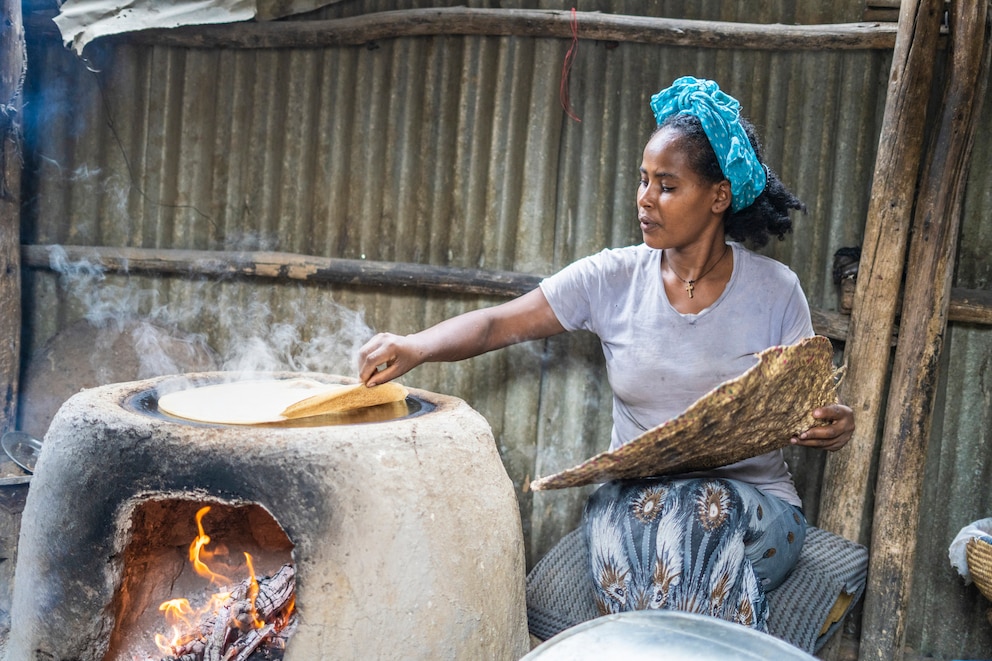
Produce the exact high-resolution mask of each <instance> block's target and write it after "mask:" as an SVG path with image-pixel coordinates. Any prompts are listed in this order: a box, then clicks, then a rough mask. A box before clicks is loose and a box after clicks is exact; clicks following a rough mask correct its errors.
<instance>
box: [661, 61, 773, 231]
mask: <svg viewBox="0 0 992 661" xmlns="http://www.w3.org/2000/svg"><path fill="white" fill-rule="evenodd" d="M651 110H653V111H654V118H655V120H656V121H657V123H658V125H659V126H660V125H661V123H662V122H664V121H665V120H666V119H668V118H669V117H670V116H672V115H675V114H687V115H693V116H694V117H697V118H699V122H700V123H701V124H702V125H703V131H704V132H705V133H706V137H707V138H709V140H710V145H712V146H713V151H714V152H716V158H717V160H718V161H719V162H720V169H721V170H723V176H725V177H726V178H727V180H728V181H730V193H731V204H730V208H731V211H733V212H735V213H736V212H737V211H740V210H741V209H744V208H747V207H749V206H750V205H751V203H752V202H754V200H755V199H756V198H757V197H758V196H759V195H761V191H763V190H764V189H765V183H766V181H767V178H766V174H765V168H764V166H763V165H762V164H761V162H760V161H758V155H757V154H755V153H754V148H753V147H752V146H751V141H750V140H748V138H747V133H745V132H744V127H743V126H742V125H741V122H740V111H741V104H740V103H739V102H738V101H737V99H735V98H734V97H732V96H730V95H729V94H726V93H724V92H722V91H720V88H719V87H718V86H717V84H716V83H715V82H713V81H712V80H699V79H697V78H693V77H692V76H683V77H681V78H679V79H678V80H676V81H675V82H674V83H672V86H671V87H669V88H668V89H665V90H662V91H660V92H658V93H657V94H655V95H654V96H652V97H651Z"/></svg>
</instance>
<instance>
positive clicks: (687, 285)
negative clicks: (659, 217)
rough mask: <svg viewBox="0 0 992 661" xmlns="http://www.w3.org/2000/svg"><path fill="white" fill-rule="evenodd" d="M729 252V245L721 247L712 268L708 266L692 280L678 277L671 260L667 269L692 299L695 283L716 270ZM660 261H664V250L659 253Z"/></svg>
mask: <svg viewBox="0 0 992 661" xmlns="http://www.w3.org/2000/svg"><path fill="white" fill-rule="evenodd" d="M729 250H730V245H729V244H724V245H723V252H722V253H721V254H720V259H718V260H716V261H715V262H713V265H712V266H710V267H709V268H708V269H706V270H705V271H703V272H702V273H700V274H699V275H697V276H696V277H695V278H693V279H692V280H686V279H685V278H683V277H682V276H681V275H679V274H678V273H677V272H676V271H675V266H674V265H673V264H672V260H668V268H670V269H671V270H672V274H673V275H674V276H675V277H676V278H678V279H679V280H681V281H682V282H684V283H685V290H686V291H687V292H688V293H689V298H692V290H693V289H695V285H696V283H697V282H699V281H700V280H702V279H703V278H705V277H706V275H707V274H708V273H709V272H710V271H712V270H713V269H715V268H716V265H717V264H719V263H720V262H722V261H723V258H724V257H726V256H727V252H728V251H729ZM661 259H662V260H664V259H665V251H664V250H662V251H661Z"/></svg>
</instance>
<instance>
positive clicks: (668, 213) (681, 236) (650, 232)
mask: <svg viewBox="0 0 992 661" xmlns="http://www.w3.org/2000/svg"><path fill="white" fill-rule="evenodd" d="M683 144H684V143H683V141H682V140H680V139H679V133H678V132H677V131H676V130H674V129H671V128H665V129H662V130H660V131H658V132H657V133H655V134H654V135H653V136H652V137H651V139H650V140H649V141H648V144H647V145H646V146H645V147H644V156H643V159H642V161H641V180H640V183H639V184H638V186H637V220H638V222H639V223H640V226H641V234H642V235H643V237H644V242H645V243H646V244H647V245H648V246H650V247H651V248H655V249H662V248H684V247H686V246H688V245H690V244H691V243H693V242H694V241H697V240H699V239H700V238H701V237H703V236H704V235H709V234H710V233H711V232H713V231H714V230H722V228H723V214H724V212H725V211H726V210H727V207H729V206H730V183H729V182H728V181H726V180H724V181H720V182H716V183H714V182H710V181H706V180H705V179H703V178H702V177H701V176H700V175H699V174H698V173H697V172H696V171H695V170H693V169H692V168H691V167H690V166H689V159H688V157H687V155H686V153H685V151H684V150H683V148H682V145H683Z"/></svg>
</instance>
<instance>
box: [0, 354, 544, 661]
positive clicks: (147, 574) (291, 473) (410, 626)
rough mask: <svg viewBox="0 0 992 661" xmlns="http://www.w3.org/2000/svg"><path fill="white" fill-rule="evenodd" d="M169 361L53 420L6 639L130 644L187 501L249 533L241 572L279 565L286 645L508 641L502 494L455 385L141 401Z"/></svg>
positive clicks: (513, 647)
mask: <svg viewBox="0 0 992 661" xmlns="http://www.w3.org/2000/svg"><path fill="white" fill-rule="evenodd" d="M289 376H299V375H273V377H274V378H289ZM307 376H308V377H311V378H316V379H318V380H321V381H324V382H326V383H335V382H340V381H342V379H340V378H338V377H333V376H328V375H312V374H311V375H307ZM191 378H192V380H193V381H194V383H195V384H197V385H204V384H210V383H214V382H216V381H217V380H218V379H219V378H220V375H219V374H217V373H207V374H199V375H194V376H193V377H191ZM168 380H169V378H168V377H165V378H158V379H150V380H147V381H139V382H131V383H123V384H114V385H110V386H102V387H98V388H93V389H90V390H86V391H83V392H81V393H79V394H77V395H75V396H73V397H72V398H71V399H70V400H69V401H68V402H66V403H65V405H63V407H62V408H61V409H60V410H59V412H58V414H57V415H56V417H55V419H54V420H53V422H52V425H51V427H50V428H49V431H48V434H47V435H46V437H45V444H44V449H43V451H42V455H41V458H40V459H39V462H38V466H37V472H36V474H35V476H34V479H33V481H32V485H31V488H30V491H29V493H28V498H27V503H26V505H25V510H24V516H23V521H22V528H21V536H20V542H19V546H18V564H17V569H16V575H15V580H14V597H13V607H12V613H11V617H12V622H11V625H12V626H11V638H10V641H9V644H8V657H7V658H8V659H10V660H14V659H17V660H20V659H25V660H26V659H42V658H43V659H56V660H66V661H68V660H69V659H72V660H79V661H91V660H92V661H103V660H106V661H116V660H117V659H123V658H128V659H130V658H132V657H131V656H128V654H132V653H133V652H132V650H133V649H134V646H135V645H136V644H137V643H141V644H143V642H141V641H138V640H136V639H137V638H139V637H141V638H143V637H144V636H145V635H146V634H145V628H146V626H147V624H146V620H147V617H146V616H147V615H148V613H149V611H151V610H156V609H157V602H158V601H159V600H160V598H161V597H162V593H163V591H165V592H168V591H169V590H170V589H171V588H173V587H175V585H178V584H179V583H182V582H183V581H184V580H185V579H184V578H183V576H185V574H184V571H183V570H182V569H180V568H179V564H180V563H178V562H177V561H176V560H175V558H176V555H177V549H179V550H180V551H179V552H180V554H181V553H184V552H185V547H186V546H187V545H188V542H189V540H190V536H191V535H192V534H195V531H196V524H195V522H194V521H193V519H194V517H195V514H196V512H197V511H199V510H200V509H202V508H203V507H205V506H210V508H211V510H210V513H209V514H208V515H207V516H206V517H205V519H204V524H207V523H209V524H210V526H211V529H212V530H214V531H216V536H218V537H220V538H222V540H223V543H224V544H226V545H227V546H229V547H235V548H239V549H240V547H242V546H243V547H246V548H250V551H251V554H252V555H253V556H254V557H255V558H256V564H257V565H259V566H258V567H256V571H257V572H258V573H259V574H262V573H263V572H275V571H277V570H278V568H279V567H280V566H290V567H292V569H293V572H294V574H295V618H296V620H295V628H294V629H293V631H292V633H291V634H290V635H289V636H288V638H287V640H286V648H285V651H284V653H283V654H284V656H283V658H285V659H287V660H289V661H313V660H315V659H359V658H361V659H375V658H382V659H387V658H388V659H396V658H402V659H517V658H520V657H521V656H522V655H523V654H525V653H526V651H527V649H528V635H527V624H526V613H525V605H524V553H523V540H522V532H521V527H520V520H519V514H518V510H517V503H516V498H515V494H514V490H513V487H512V484H511V483H510V480H509V478H508V477H507V475H506V472H505V470H504V469H503V466H502V463H501V462H500V459H499V456H498V454H497V452H496V449H495V444H494V442H493V438H492V432H491V430H490V428H489V425H488V424H487V423H486V421H485V420H484V419H483V418H482V416H480V415H479V414H478V413H476V412H475V411H473V410H472V409H471V408H470V407H469V406H467V405H466V404H465V403H464V402H462V401H461V400H458V399H456V398H452V397H447V396H443V395H438V394H434V393H428V392H425V391H419V390H412V391H411V394H410V397H409V398H408V399H407V402H406V403H405V404H404V406H405V409H404V411H403V412H402V414H401V415H400V416H399V417H393V418H389V419H384V420H378V421H369V420H364V421H355V422H352V423H350V424H335V425H329V424H319V421H317V422H318V424H313V422H314V421H310V422H308V423H307V424H306V425H305V426H304V425H300V426H279V425H277V426H235V425H207V424H199V423H193V422H188V421H184V420H181V419H177V418H171V417H169V416H165V415H163V414H161V413H160V412H159V411H158V410H157V406H156V402H157V395H156V392H157V388H159V387H160V386H163V385H164V384H166V383H167V382H168ZM266 575H268V574H266ZM149 658H151V657H149Z"/></svg>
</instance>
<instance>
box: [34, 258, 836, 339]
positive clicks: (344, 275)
mask: <svg viewBox="0 0 992 661" xmlns="http://www.w3.org/2000/svg"><path fill="white" fill-rule="evenodd" d="M53 253H57V254H62V253H64V256H65V259H67V260H69V261H72V262H80V261H84V260H85V261H87V262H89V263H91V264H93V265H94V266H98V267H100V268H101V269H103V270H104V271H106V272H117V273H156V274H162V275H179V276H184V277H208V278H220V279H222V278H233V277H265V278H274V279H291V280H301V281H308V282H326V283H337V284H344V285H350V286H356V287H370V286H372V287H412V288H417V289H427V290H434V291H442V292H446V293H449V294H457V295H481V296H494V297H507V298H512V297H515V296H520V295H521V294H526V293H527V292H529V291H530V290H532V289H534V288H535V287H537V285H538V283H539V282H540V281H541V278H542V277H543V276H540V275H533V274H529V273H516V272H511V271H486V270H482V269H466V268H457V267H451V266H430V265H425V264H409V263H391V262H374V261H368V260H354V259H337V258H332V257H313V256H308V255H300V254H296V253H285V252H233V251H214V250H173V249H157V248H109V247H102V246H51V245H34V246H30V245H25V246H22V247H21V258H22V260H23V262H24V265H25V266H27V267H30V268H52V263H51V262H52V255H53ZM812 316H813V328H814V329H815V330H816V332H817V333H819V334H820V335H824V336H826V337H829V338H831V339H834V340H840V341H844V340H845V339H846V338H847V328H848V318H847V316H846V315H842V314H838V313H836V312H830V311H826V310H812Z"/></svg>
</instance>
